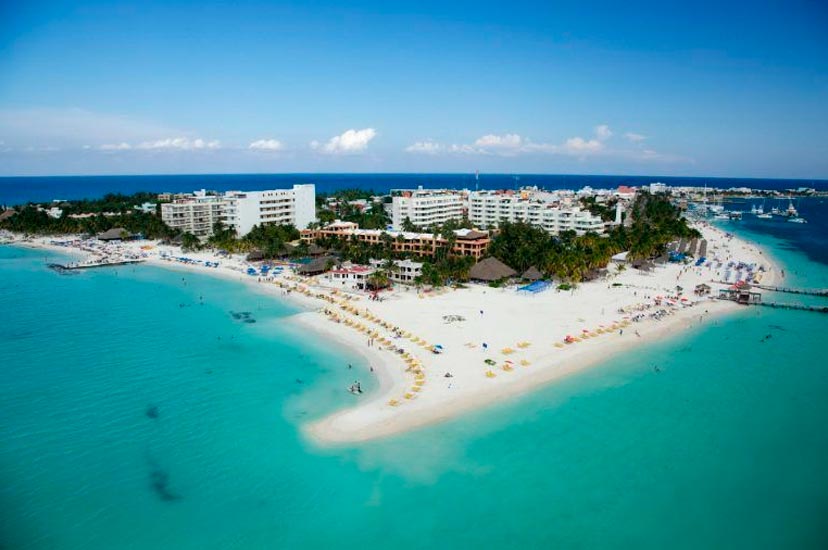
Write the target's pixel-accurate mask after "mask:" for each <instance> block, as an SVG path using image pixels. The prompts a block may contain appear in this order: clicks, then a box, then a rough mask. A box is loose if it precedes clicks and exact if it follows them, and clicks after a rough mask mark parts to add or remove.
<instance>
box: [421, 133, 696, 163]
mask: <svg viewBox="0 0 828 550" xmlns="http://www.w3.org/2000/svg"><path fill="white" fill-rule="evenodd" d="M594 133H595V137H592V138H584V137H580V136H574V137H571V138H568V139H566V140H564V141H563V143H544V142H535V141H532V140H531V139H529V138H527V137H524V136H521V135H519V134H514V133H506V134H501V135H498V134H486V135H483V136H481V137H479V138H477V139H476V140H474V142H472V143H471V144H451V145H443V144H441V143H439V142H436V141H433V140H431V139H427V140H424V141H418V142H415V143H413V144H412V145H409V146H408V147H406V148H405V151H406V152H409V153H422V154H431V155H436V154H466V155H497V156H504V157H509V156H516V155H523V154H541V155H558V156H569V157H577V158H578V159H581V160H584V159H586V158H587V157H595V156H602V157H614V158H624V159H629V160H637V161H654V162H685V161H688V160H689V159H686V158H684V157H680V156H678V155H670V154H664V153H658V152H656V151H653V150H651V149H646V150H642V149H640V148H634V149H629V148H626V149H625V148H618V147H613V146H611V145H609V144H610V143H611V140H610V138H612V136H613V135H614V134H613V132H612V130H610V128H609V126H608V125H606V124H600V125H598V126H596V127H595V128H594ZM624 137H625V138H626V139H628V140H630V141H632V142H635V143H639V142H641V141H642V140H644V139H646V136H642V135H640V134H634V133H631V132H627V133H626V134H624Z"/></svg>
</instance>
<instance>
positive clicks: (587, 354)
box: [14, 224, 781, 445]
mask: <svg viewBox="0 0 828 550" xmlns="http://www.w3.org/2000/svg"><path fill="white" fill-rule="evenodd" d="M700 229H701V230H702V232H703V233H704V236H705V238H706V239H707V240H708V243H709V244H708V257H709V258H710V259H713V258H715V259H716V260H714V261H713V262H711V263H708V264H706V265H705V266H703V267H687V266H682V265H678V264H666V265H663V266H660V267H657V268H656V269H655V270H653V271H652V272H649V273H646V272H639V271H638V270H635V269H632V268H628V269H622V270H618V269H615V268H613V269H611V270H610V274H609V275H608V276H607V277H606V278H605V279H602V280H598V281H593V282H588V283H583V284H582V285H580V286H579V287H578V288H577V289H576V290H575V291H572V292H560V291H557V290H547V291H544V292H542V293H540V294H537V295H530V296H525V295H522V294H521V293H518V292H517V291H516V290H515V289H514V288H509V289H493V288H489V287H486V286H482V285H469V287H468V288H467V289H462V290H444V291H440V292H435V293H428V294H420V293H418V292H417V291H416V290H414V289H411V288H406V287H400V288H398V289H395V290H394V291H393V292H390V293H386V294H385V296H386V298H385V299H384V300H383V301H381V302H377V301H369V300H368V299H367V297H365V296H364V295H363V296H359V295H356V294H345V293H343V292H341V291H331V290H330V289H327V288H325V287H324V286H323V284H322V283H323V282H324V281H320V280H318V279H305V278H300V277H297V276H296V275H295V274H294V273H292V271H291V270H290V269H287V268H286V269H285V271H284V272H283V274H282V275H280V276H278V277H275V278H273V279H264V280H262V279H260V278H259V277H251V276H249V275H247V274H246V272H245V270H246V266H247V264H246V262H244V261H243V259H242V258H240V257H235V258H217V257H215V256H214V255H212V254H211V253H208V252H196V253H182V252H181V251H180V250H178V249H177V248H174V247H169V246H161V245H158V244H151V245H149V246H148V245H147V243H146V241H144V242H142V243H124V244H122V245H117V246H116V247H111V248H113V249H114V250H117V251H119V252H120V253H124V252H126V253H130V254H136V255H141V256H142V257H143V259H144V260H145V261H146V262H147V263H149V264H151V265H154V266H159V267H165V268H175V269H182V270H186V271H195V272H198V273H206V274H210V275H214V276H220V277H222V278H225V279H228V280H235V281H240V282H243V283H245V284H248V285H250V286H251V288H255V289H256V291H261V292H263V293H265V294H269V295H272V296H274V297H276V298H280V299H289V300H290V301H291V303H293V304H295V305H297V306H299V307H300V308H301V309H302V310H303V311H302V312H300V313H297V314H296V315H293V316H291V317H290V318H289V319H290V320H291V321H292V322H294V323H295V324H296V325H297V326H299V327H303V328H308V329H310V330H313V331H315V332H317V333H318V334H320V335H322V336H323V337H324V338H326V339H328V340H331V341H333V342H336V343H337V344H339V345H343V346H346V347H348V348H349V349H351V350H353V351H354V352H356V353H358V354H359V355H360V356H361V357H363V358H364V359H365V360H366V361H367V362H368V363H369V364H370V365H371V367H372V368H373V371H374V374H375V375H376V376H377V379H378V381H379V388H378V389H377V390H376V391H374V392H371V394H370V395H365V396H362V397H361V399H360V402H359V404H358V405H356V406H353V407H349V408H347V409H343V410H340V411H337V412H335V413H333V414H331V415H329V416H327V417H325V418H322V419H321V420H317V421H314V422H311V423H310V424H308V425H306V426H304V432H305V433H306V435H307V436H308V437H309V438H310V439H312V440H313V441H315V442H316V443H317V444H322V445H330V444H345V443H349V442H358V441H365V440H369V439H374V438H379V437H386V436H390V435H394V434H398V433H402V432H405V431H408V430H411V429H416V428H419V427H423V426H426V425H430V424H433V423H436V422H441V421H444V420H447V419H450V418H455V417H457V416H459V415H461V414H463V413H465V412H468V411H471V410H476V409H479V408H481V407H484V406H486V405H488V404H491V403H494V402H498V401H500V400H502V399H504V398H511V397H514V396H518V395H521V394H525V393H528V392H530V391H533V390H534V389H537V388H539V387H541V386H544V385H546V384H549V383H551V382H553V381H555V380H559V379H561V378H564V377H567V376H571V375H572V374H575V373H578V372H582V371H584V370H585V369H587V368H589V367H591V366H593V365H595V364H597V363H602V362H604V361H606V360H608V359H609V358H611V357H612V356H614V355H617V354H620V353H624V352H626V351H629V350H631V349H633V348H634V347H636V346H639V345H642V344H646V343H650V342H654V341H657V340H660V339H664V338H668V337H670V336H672V335H675V334H679V333H680V332H683V331H685V330H689V329H691V328H692V327H694V326H698V325H699V324H700V323H707V322H709V320H710V319H711V318H712V317H713V316H717V315H721V314H725V313H728V312H733V311H738V310H739V306H736V305H735V304H733V303H731V302H723V301H719V300H712V299H710V298H708V297H698V296H694V295H693V288H694V287H695V285H697V284H699V283H702V282H704V283H707V284H709V285H710V286H711V287H713V295H714V296H715V295H716V294H717V293H718V289H719V288H723V286H724V285H722V284H718V283H716V282H715V281H717V280H719V279H721V278H723V277H724V275H725V274H726V273H729V271H730V270H727V271H726V267H725V266H726V264H727V262H731V261H735V262H744V263H746V264H750V263H753V264H756V266H757V267H758V266H759V265H761V266H762V267H763V268H764V269H763V273H762V282H763V283H765V284H772V283H773V281H774V279H778V275H779V273H780V271H781V269H780V268H779V266H778V264H776V265H774V264H773V263H772V262H773V259H772V258H771V257H770V256H769V255H768V254H766V253H765V252H764V251H762V250H761V249H760V248H759V247H757V246H756V245H755V244H753V243H747V242H745V241H741V240H739V239H737V238H735V237H727V236H726V234H725V232H724V231H722V230H720V229H718V228H716V227H713V226H709V225H706V224H705V225H703V226H701V227H700ZM52 240H60V239H57V238H40V239H35V240H33V241H28V242H19V241H18V242H16V243H14V244H18V245H22V246H28V247H34V248H44V249H50V250H56V251H60V252H63V253H67V252H69V253H72V252H73V250H72V249H71V248H66V247H63V246H54V245H52V244H49V243H50V241H52ZM142 245H143V247H142ZM106 246H109V245H106ZM162 254H172V255H173V256H180V255H184V256H187V257H189V258H193V259H196V260H199V261H202V262H203V261H205V260H206V261H219V262H220V263H221V267H219V268H206V267H204V266H203V264H197V265H193V264H184V263H178V262H170V261H168V260H165V259H162ZM717 262H721V264H718V263H717ZM717 265H719V267H718V268H717ZM677 286H680V287H682V289H683V290H682V291H677V290H676V287H677ZM671 297H672V299H671ZM657 312H658V313H657ZM653 317H655V318H653ZM568 336H572V337H575V338H576V339H577V341H575V342H573V343H566V344H564V343H563V342H564V340H565V338H566V337H568ZM369 339H370V340H371V342H372V344H373V345H372V346H369ZM434 344H441V345H442V346H443V353H441V354H434V353H432V351H431V348H432V346H433V345H434ZM486 360H488V361H489V364H486V363H484V361H486ZM447 373H450V377H446V374H447Z"/></svg>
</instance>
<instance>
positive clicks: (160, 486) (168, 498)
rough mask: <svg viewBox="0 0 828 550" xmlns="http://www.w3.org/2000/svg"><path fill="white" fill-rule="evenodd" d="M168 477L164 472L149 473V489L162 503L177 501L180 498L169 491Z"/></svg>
mask: <svg viewBox="0 0 828 550" xmlns="http://www.w3.org/2000/svg"><path fill="white" fill-rule="evenodd" d="M169 484H170V475H169V474H168V473H167V472H165V471H164V470H152V471H151V472H150V487H151V488H152V490H153V491H155V494H156V495H157V496H158V498H159V499H161V500H163V501H164V502H172V501H174V500H179V499H180V498H181V497H180V496H178V495H176V494H175V493H173V492H171V491H170V490H169Z"/></svg>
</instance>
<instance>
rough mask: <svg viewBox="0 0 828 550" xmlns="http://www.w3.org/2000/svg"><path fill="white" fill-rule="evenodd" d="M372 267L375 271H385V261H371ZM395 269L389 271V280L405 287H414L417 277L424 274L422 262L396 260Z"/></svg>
mask: <svg viewBox="0 0 828 550" xmlns="http://www.w3.org/2000/svg"><path fill="white" fill-rule="evenodd" d="M370 263H371V267H373V268H375V269H384V268H385V265H386V263H387V262H386V261H385V260H376V259H372V260H371V262H370ZM393 264H394V267H393V268H392V269H390V270H388V278H389V279H390V280H391V282H393V283H398V284H403V285H413V284H414V282H415V280H416V279H417V277H419V276H420V275H422V274H423V264H422V262H415V261H413V260H394V261H393Z"/></svg>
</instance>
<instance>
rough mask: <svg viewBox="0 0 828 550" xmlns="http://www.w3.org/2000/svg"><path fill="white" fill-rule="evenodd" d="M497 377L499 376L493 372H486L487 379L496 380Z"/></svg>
mask: <svg viewBox="0 0 828 550" xmlns="http://www.w3.org/2000/svg"><path fill="white" fill-rule="evenodd" d="M495 376H497V375H496V374H495V373H493V372H492V371H490V370H487V371H486V378H494V377H495Z"/></svg>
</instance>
